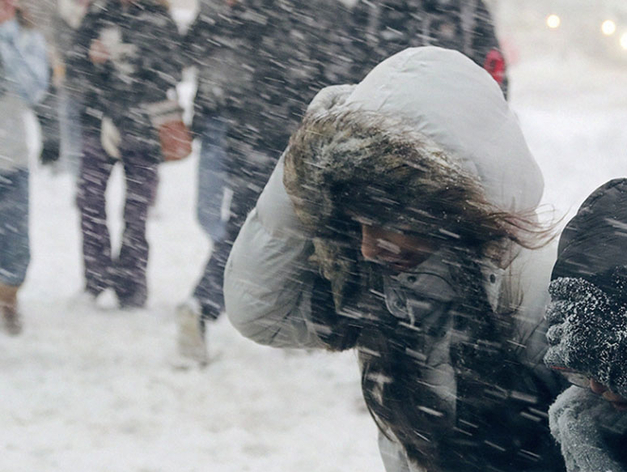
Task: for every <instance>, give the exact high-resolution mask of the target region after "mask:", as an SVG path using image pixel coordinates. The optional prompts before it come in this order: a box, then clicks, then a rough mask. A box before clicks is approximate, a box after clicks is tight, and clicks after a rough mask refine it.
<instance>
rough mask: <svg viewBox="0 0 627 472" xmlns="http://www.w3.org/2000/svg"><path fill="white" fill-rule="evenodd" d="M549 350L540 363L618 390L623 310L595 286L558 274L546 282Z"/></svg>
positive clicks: (624, 378)
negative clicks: (549, 296) (547, 285)
mask: <svg viewBox="0 0 627 472" xmlns="http://www.w3.org/2000/svg"><path fill="white" fill-rule="evenodd" d="M549 292H550V294H551V303H550V304H549V307H548V309H547V312H546V318H547V321H548V322H549V326H550V327H549V330H548V332H547V340H548V342H549V349H548V351H547V353H546V355H545V357H544V362H545V363H546V364H547V365H548V366H549V367H551V368H554V369H556V370H563V371H571V372H573V371H574V372H578V373H581V374H584V375H586V376H587V377H589V378H591V379H595V382H596V383H598V384H604V385H608V386H610V387H611V388H613V389H614V390H616V389H615V387H619V388H620V391H621V392H622V391H623V390H622V388H623V386H624V385H625V384H626V383H627V372H623V369H624V366H623V365H622V364H623V359H622V356H623V355H624V352H625V350H626V347H627V346H626V345H625V342H627V341H624V340H623V338H625V335H626V333H627V313H626V312H625V307H624V306H618V305H617V304H615V303H613V300H611V299H610V297H608V295H607V294H606V293H605V292H603V291H602V290H601V289H599V288H598V287H597V286H596V285H594V284H592V283H590V282H588V281H586V280H584V279H581V278H559V279H556V280H554V281H553V282H551V285H550V286H549Z"/></svg>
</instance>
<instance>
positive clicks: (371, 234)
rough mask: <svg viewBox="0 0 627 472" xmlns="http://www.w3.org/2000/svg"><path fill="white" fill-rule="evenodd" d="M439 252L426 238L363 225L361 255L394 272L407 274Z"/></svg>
mask: <svg viewBox="0 0 627 472" xmlns="http://www.w3.org/2000/svg"><path fill="white" fill-rule="evenodd" d="M436 250H437V247H436V245H435V243H433V242H432V241H429V240H427V239H426V238H424V237H421V236H417V235H413V234H407V233H402V232H399V231H393V230H391V229H387V228H382V227H381V226H376V225H371V224H367V223H361V253H362V255H363V256H364V258H366V259H367V260H369V261H372V262H376V263H378V264H383V265H385V266H386V267H387V268H388V269H390V270H392V271H393V272H405V271H407V270H410V269H412V268H414V267H416V266H417V265H419V264H421V263H422V262H424V261H425V260H427V259H428V258H429V256H430V255H431V254H433V252H435V251H436Z"/></svg>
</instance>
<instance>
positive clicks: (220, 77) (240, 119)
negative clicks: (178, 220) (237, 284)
mask: <svg viewBox="0 0 627 472" xmlns="http://www.w3.org/2000/svg"><path fill="white" fill-rule="evenodd" d="M348 15H349V11H348V9H347V8H346V7H344V6H343V5H342V4H341V3H340V2H337V1H335V0H317V1H315V2H302V1H300V0H281V1H278V2H276V1H269V0H241V1H234V2H226V1H222V0H217V1H205V2H203V3H201V9H200V12H199V14H198V16H197V18H196V20H195V21H194V23H193V24H192V26H191V27H190V29H189V32H188V33H187V35H186V38H185V42H184V51H185V54H184V55H185V58H186V60H187V64H188V65H190V66H195V67H196V69H197V72H198V88H197V94H196V98H195V102H194V119H193V124H192V130H193V132H194V134H195V135H196V136H198V137H199V138H200V142H201V151H200V160H199V171H198V207H197V214H198V221H199V222H200V224H201V226H202V227H203V229H204V230H205V232H206V233H207V234H208V235H209V237H210V239H211V240H212V243H213V249H212V252H211V256H210V258H209V260H208V262H207V265H206V268H205V270H204V272H203V275H202V277H201V279H200V280H199V281H198V283H197V285H196V287H195V289H194V291H193V294H192V297H191V298H190V299H189V300H188V301H187V302H185V303H184V304H182V305H180V306H179V307H178V309H177V318H178V320H179V339H178V341H179V351H180V352H181V353H182V354H184V355H185V356H187V357H192V358H197V359H199V360H201V361H204V359H205V357H206V347H205V344H204V343H205V340H204V326H205V320H215V319H217V318H218V316H219V315H220V313H221V312H222V311H223V309H224V300H223V295H222V281H223V272H224V265H225V263H226V260H227V257H228V255H229V252H230V250H231V246H232V244H233V241H234V239H235V237H236V236H237V233H238V232H239V229H240V227H241V225H242V224H243V222H244V220H245V218H246V215H247V214H248V212H249V211H250V210H251V209H252V207H253V205H254V203H255V201H256V200H257V197H258V196H259V194H260V192H261V190H262V189H263V187H264V185H265V183H266V181H267V180H268V177H269V175H270V173H271V170H272V169H273V167H274V164H275V163H276V161H277V160H278V158H279V156H280V155H281V153H282V151H283V149H284V148H285V146H286V145H287V142H288V140H289V137H290V134H291V133H292V132H293V131H294V130H295V129H296V128H297V126H298V124H299V122H300V119H301V117H302V115H303V113H304V111H305V109H306V106H307V104H308V103H309V102H310V101H311V99H312V98H313V97H314V95H315V94H316V92H317V90H319V89H320V88H321V87H324V86H326V85H330V84H334V83H342V82H356V81H358V80H359V79H360V77H358V76H357V75H356V74H355V72H354V70H353V69H351V67H350V64H351V60H350V48H349V41H348V40H347V38H348V32H349V31H348V29H347V28H348V27H349V26H350V21H348V20H349V17H348ZM351 73H352V74H354V75H352V76H351V75H350V74H351Z"/></svg>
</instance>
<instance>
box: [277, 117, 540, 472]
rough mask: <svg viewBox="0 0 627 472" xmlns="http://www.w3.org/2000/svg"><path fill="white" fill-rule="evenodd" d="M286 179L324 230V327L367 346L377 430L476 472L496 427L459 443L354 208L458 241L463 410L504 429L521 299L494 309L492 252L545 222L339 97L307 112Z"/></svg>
mask: <svg viewBox="0 0 627 472" xmlns="http://www.w3.org/2000/svg"><path fill="white" fill-rule="evenodd" d="M284 184H285V188H286V190H287V192H288V194H289V195H290V198H291V199H292V202H293V203H294V207H295V211H296V213H297V215H298V217H299V219H300V220H301V221H302V222H303V224H304V225H305V226H306V227H307V228H308V229H309V231H311V232H312V234H314V235H315V237H314V248H315V250H314V254H313V256H312V261H313V262H314V263H315V264H316V265H317V266H318V267H319V270H320V273H321V275H322V279H321V280H326V281H328V282H322V281H319V282H318V285H322V286H323V287H322V288H326V289H327V293H331V297H332V300H329V299H328V298H327V299H324V295H320V293H321V292H322V290H318V291H317V292H316V291H314V300H313V303H312V305H313V309H312V311H313V314H312V318H313V322H314V325H318V326H323V327H326V329H323V330H321V334H320V335H321V338H322V339H323V340H324V341H325V342H327V345H328V347H329V349H332V350H341V349H348V348H351V347H356V348H357V350H358V352H359V358H360V362H361V365H362V391H363V394H364V399H365V401H366V404H367V406H368V409H369V410H370V412H371V415H372V416H373V418H374V420H375V421H376V423H377V425H378V426H379V429H380V430H381V431H382V432H383V434H385V435H386V436H388V437H390V438H396V440H398V441H399V442H400V443H401V444H402V445H403V447H404V449H405V451H406V453H407V455H408V457H409V458H410V460H412V461H413V462H415V463H417V464H420V465H421V466H423V467H427V468H428V470H429V471H430V472H432V471H439V470H458V469H457V468H455V466H456V465H459V464H460V463H462V462H464V463H465V464H466V466H467V468H466V469H465V470H481V467H483V466H484V464H483V462H482V457H484V455H485V450H484V449H483V447H484V446H483V443H484V442H486V441H487V442H489V441H490V440H491V438H492V436H491V435H492V434H494V432H495V427H494V425H489V428H488V427H486V431H485V432H482V433H477V432H476V431H473V433H477V434H475V435H474V439H473V440H472V441H468V440H467V437H463V438H462V440H460V439H459V434H458V432H457V433H455V432H456V431H457V430H456V423H455V421H456V415H451V414H450V412H447V408H446V405H443V404H442V399H441V398H440V397H439V396H438V395H437V394H436V393H435V392H434V390H433V389H432V388H431V387H430V386H429V385H427V384H426V382H425V380H424V379H423V375H424V371H425V369H427V367H426V366H425V360H424V359H421V357H420V352H421V345H420V341H419V336H417V332H418V331H417V327H416V326H413V325H411V324H408V323H407V322H403V321H399V320H398V319H396V318H395V317H393V316H391V315H390V314H389V312H388V310H387V308H386V306H385V300H384V297H383V289H382V278H381V273H380V269H379V268H377V267H374V264H372V263H369V262H367V261H365V260H364V259H363V257H362V256H361V254H360V251H359V247H360V244H359V243H360V238H361V233H360V225H359V223H358V222H356V221H355V220H354V218H355V217H358V218H359V219H361V220H364V219H365V220H367V221H368V222H370V223H371V224H375V225H379V226H383V227H389V228H391V229H394V230H398V231H401V232H408V233H412V234H417V235H420V236H421V237H425V238H428V239H431V240H435V241H436V242H437V243H438V244H439V245H444V246H447V247H450V249H451V252H452V254H454V258H453V259H454V260H452V261H451V264H450V267H451V274H452V277H453V279H454V283H455V286H456V289H457V290H458V291H459V294H458V295H459V300H461V301H460V302H459V304H458V305H457V306H456V308H455V312H454V313H451V316H452V317H453V320H454V321H453V329H454V330H455V332H456V333H457V336H458V342H457V343H456V344H455V346H454V347H452V348H451V352H450V356H451V364H452V367H453V368H454V369H455V372H456V378H457V379H458V396H459V397H460V399H458V400H457V404H458V410H460V411H458V414H457V418H459V416H460V415H461V416H462V417H465V418H467V420H468V421H469V422H474V423H475V424H477V425H478V426H479V427H482V426H486V425H485V424H483V423H481V421H482V420H481V419H480V417H481V418H483V419H484V420H485V416H481V415H478V414H477V412H478V411H482V412H484V413H485V412H488V414H489V415H493V417H494V418H493V419H494V423H496V425H497V426H496V429H498V428H501V429H503V426H502V423H503V418H504V416H506V415H509V416H510V417H511V416H514V417H516V415H518V414H519V410H518V409H517V408H518V407H517V406H516V405H512V404H511V402H508V401H506V400H503V401H501V400H498V401H497V400H495V399H493V398H488V396H487V395H486V394H485V390H487V389H489V388H496V389H497V390H498V389H504V390H505V389H514V388H515V387H514V385H515V383H516V381H517V379H516V378H515V376H513V375H512V372H520V371H519V370H518V371H517V370H516V369H512V363H513V362H515V361H514V360H513V359H515V356H514V355H513V349H512V345H511V343H509V341H510V340H511V339H512V337H513V334H512V332H513V329H514V328H513V318H512V316H511V315H512V313H513V312H515V310H516V308H517V306H516V304H515V302H513V301H512V303H511V304H510V305H506V306H502V307H500V310H499V312H495V311H494V310H493V309H492V307H491V306H490V304H489V302H488V298H487V295H486V292H485V289H484V287H483V285H482V282H481V280H482V274H481V269H480V261H481V260H482V259H485V258H486V257H493V258H494V259H498V258H499V256H500V255H501V254H500V252H499V249H498V248H503V247H508V246H510V245H516V244H517V245H521V246H524V247H536V246H540V245H541V244H543V238H544V236H545V231H544V230H542V228H539V227H538V226H537V224H536V223H535V220H534V219H533V218H532V217H531V216H527V215H515V214H512V213H508V212H505V211H503V210H501V209H499V208H496V207H495V206H494V205H493V204H491V203H490V202H489V201H487V199H486V196H485V192H484V190H483V187H482V184H481V182H480V181H479V178H478V177H477V176H475V175H472V174H470V173H469V172H467V171H465V170H464V169H463V168H462V167H461V166H460V165H459V164H458V163H457V162H456V161H455V159H454V158H453V157H452V156H450V155H449V154H448V153H447V152H446V151H444V150H443V149H442V148H441V147H440V146H439V145H437V144H436V143H434V142H433V141H432V140H430V139H429V138H427V137H426V136H424V135H423V134H422V133H419V132H417V131H416V130H415V129H413V128H411V127H410V126H408V125H406V124H404V123H403V122H401V121H400V120H396V119H393V118H388V117H383V116H381V115H380V114H377V113H371V112H364V111H350V110H346V109H342V108H341V107H337V108H335V109H330V110H328V109H327V110H324V111H323V112H315V113H309V114H308V115H306V116H305V118H304V120H303V123H302V126H301V127H300V128H299V130H298V131H297V132H296V133H295V134H294V135H293V136H292V139H291V140H290V145H289V147H288V150H287V151H286V153H285V171H284ZM494 248H497V249H494ZM325 284H326V287H324V286H325ZM318 288H320V287H318ZM493 384H495V385H497V387H494V386H493ZM499 402H500V403H499ZM512 424H515V420H514V422H509V423H507V426H506V427H510V426H511V425H512ZM506 427H505V428H506ZM462 436H463V435H462ZM497 436H503V433H501V431H500V430H499V432H497ZM464 441H465V442H464ZM469 443H470V445H469ZM464 448H465V449H464ZM512 448H514V446H512ZM462 450H464V451H465V452H468V451H472V454H470V455H466V457H464V458H463V460H461V458H460V457H458V456H456V454H462V452H461V451H462ZM507 454H512V455H513V454H515V451H512V450H510V449H508V451H507ZM507 454H505V455H504V457H506V458H507V457H508V456H507ZM470 456H472V457H473V458H474V459H473V458H470ZM460 461H461V462H460ZM473 461H474V463H473ZM450 467H453V468H452V469H451V468H450Z"/></svg>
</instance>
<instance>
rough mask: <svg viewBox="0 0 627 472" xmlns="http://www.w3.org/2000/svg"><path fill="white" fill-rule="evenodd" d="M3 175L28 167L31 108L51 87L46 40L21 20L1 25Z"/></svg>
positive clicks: (0, 167) (0, 150) (0, 166)
mask: <svg viewBox="0 0 627 472" xmlns="http://www.w3.org/2000/svg"><path fill="white" fill-rule="evenodd" d="M0 72H1V77H0V172H7V171H11V170H14V169H20V168H26V167H28V157H29V146H28V142H27V139H28V136H27V131H26V124H25V121H24V119H25V114H26V112H27V108H28V107H31V106H33V105H35V104H37V102H39V101H40V100H41V99H42V98H43V95H44V93H45V92H46V89H47V87H48V79H49V72H48V60H47V56H46V44H45V40H44V37H43V35H42V34H41V33H39V32H37V31H36V30H33V29H29V28H25V27H23V26H21V25H20V24H19V23H18V21H17V20H15V19H13V20H9V21H5V22H4V23H2V24H0Z"/></svg>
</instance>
